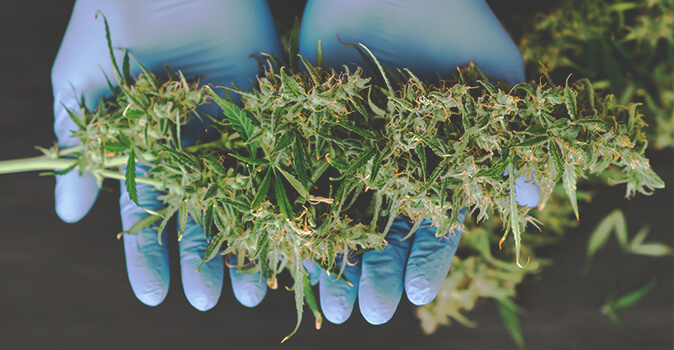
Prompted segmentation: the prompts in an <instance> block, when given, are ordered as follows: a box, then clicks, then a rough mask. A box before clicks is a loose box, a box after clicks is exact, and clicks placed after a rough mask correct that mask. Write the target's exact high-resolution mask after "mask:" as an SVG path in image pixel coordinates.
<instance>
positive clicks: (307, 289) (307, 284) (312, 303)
mask: <svg viewBox="0 0 674 350" xmlns="http://www.w3.org/2000/svg"><path fill="white" fill-rule="evenodd" d="M303 282H304V301H306V302H307V305H309V309H311V312H312V313H313V314H314V319H316V329H321V324H322V323H323V315H321V312H320V311H319V310H318V303H316V297H315V296H314V289H313V287H312V286H311V279H310V278H309V274H308V273H306V272H305V273H304V278H303Z"/></svg>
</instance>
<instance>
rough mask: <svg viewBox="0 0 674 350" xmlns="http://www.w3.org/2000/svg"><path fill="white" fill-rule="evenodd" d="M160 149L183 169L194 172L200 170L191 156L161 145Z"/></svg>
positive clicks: (197, 163)
mask: <svg viewBox="0 0 674 350" xmlns="http://www.w3.org/2000/svg"><path fill="white" fill-rule="evenodd" d="M161 148H162V150H163V151H165V152H167V153H168V154H169V155H170V156H171V158H173V159H174V160H175V161H176V162H178V163H179V164H180V165H182V166H183V167H186V168H189V169H192V170H194V171H199V170H201V169H200V168H201V166H200V164H199V162H197V160H196V159H195V158H194V157H193V156H191V155H189V154H187V153H183V152H181V151H177V150H174V149H171V148H169V147H166V146H164V145H162V146H161Z"/></svg>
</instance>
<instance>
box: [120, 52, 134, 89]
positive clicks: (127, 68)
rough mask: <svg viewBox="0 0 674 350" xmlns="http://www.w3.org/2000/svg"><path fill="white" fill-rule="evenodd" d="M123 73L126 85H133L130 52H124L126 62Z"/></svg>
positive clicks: (124, 61) (123, 63)
mask: <svg viewBox="0 0 674 350" xmlns="http://www.w3.org/2000/svg"><path fill="white" fill-rule="evenodd" d="M122 73H123V74H124V75H123V78H124V84H125V85H131V84H133V79H131V69H130V62H129V51H126V50H124V60H123V61H122Z"/></svg>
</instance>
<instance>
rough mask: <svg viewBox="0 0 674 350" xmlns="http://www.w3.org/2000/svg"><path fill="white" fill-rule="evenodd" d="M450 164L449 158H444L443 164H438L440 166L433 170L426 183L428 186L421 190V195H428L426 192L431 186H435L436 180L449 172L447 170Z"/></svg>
mask: <svg viewBox="0 0 674 350" xmlns="http://www.w3.org/2000/svg"><path fill="white" fill-rule="evenodd" d="M449 163H450V160H449V158H444V159H443V160H442V162H440V164H438V166H437V167H435V169H433V172H432V173H431V176H430V177H429V178H428V180H427V181H426V184H425V185H424V186H423V187H421V189H420V190H419V193H420V194H422V193H426V191H427V190H428V189H429V188H431V185H433V183H434V182H435V180H437V179H438V178H439V177H440V175H442V174H444V173H445V172H446V171H447V169H448V168H449Z"/></svg>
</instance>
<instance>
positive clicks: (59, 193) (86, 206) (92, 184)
mask: <svg viewBox="0 0 674 350" xmlns="http://www.w3.org/2000/svg"><path fill="white" fill-rule="evenodd" d="M98 191H99V188H98V184H97V183H96V178H95V177H94V176H93V175H91V174H88V173H83V174H82V176H80V175H79V173H78V172H77V171H71V172H69V173H68V174H65V175H59V176H56V187H55V188H54V200H55V208H56V214H57V215H58V216H59V218H61V220H63V221H65V222H67V223H74V222H78V221H80V220H81V219H82V218H83V217H85V216H86V215H87V213H88V212H89V210H91V207H92V206H93V205H94V202H96V197H98Z"/></svg>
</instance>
